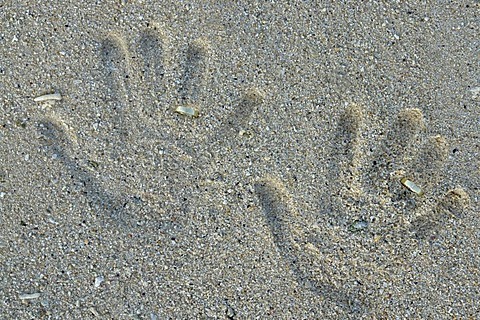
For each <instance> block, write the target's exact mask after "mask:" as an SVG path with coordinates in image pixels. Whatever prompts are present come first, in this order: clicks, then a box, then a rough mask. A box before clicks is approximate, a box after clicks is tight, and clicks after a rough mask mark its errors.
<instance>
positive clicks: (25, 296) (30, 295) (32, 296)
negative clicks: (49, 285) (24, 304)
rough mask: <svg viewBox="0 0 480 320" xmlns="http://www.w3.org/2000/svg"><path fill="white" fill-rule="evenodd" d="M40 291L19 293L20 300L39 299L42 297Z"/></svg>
mask: <svg viewBox="0 0 480 320" xmlns="http://www.w3.org/2000/svg"><path fill="white" fill-rule="evenodd" d="M40 295H41V294H40V292H35V293H21V294H19V295H18V297H19V298H20V300H33V299H38V298H40Z"/></svg>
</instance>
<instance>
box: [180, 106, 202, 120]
mask: <svg viewBox="0 0 480 320" xmlns="http://www.w3.org/2000/svg"><path fill="white" fill-rule="evenodd" d="M175 112H177V113H180V114H181V115H184V116H189V117H193V118H196V117H198V109H196V108H194V107H191V106H178V107H177V108H176V109H175Z"/></svg>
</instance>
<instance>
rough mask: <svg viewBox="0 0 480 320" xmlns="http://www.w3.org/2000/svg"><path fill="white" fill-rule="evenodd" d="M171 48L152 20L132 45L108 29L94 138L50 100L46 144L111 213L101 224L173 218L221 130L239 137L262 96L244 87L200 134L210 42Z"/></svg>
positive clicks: (100, 209)
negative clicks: (84, 134) (226, 110)
mask: <svg viewBox="0 0 480 320" xmlns="http://www.w3.org/2000/svg"><path fill="white" fill-rule="evenodd" d="M171 51H172V50H171V44H170V39H169V37H168V36H167V35H166V34H165V33H164V32H163V31H162V30H161V28H159V27H158V26H153V27H151V28H148V29H146V30H144V31H143V32H142V33H141V34H140V35H139V36H138V37H137V38H136V39H135V41H133V44H132V45H129V44H128V42H127V41H126V40H125V38H124V37H122V36H120V35H118V34H116V33H111V34H108V35H107V36H106V37H105V39H104V40H103V42H102V43H101V46H100V50H99V67H100V69H101V70H102V79H103V82H104V84H105V87H106V89H107V93H106V97H105V101H103V103H104V105H103V106H102V107H101V108H97V110H96V112H97V113H98V114H97V115H96V116H97V117H96V120H95V121H94V123H93V124H92V126H93V127H94V130H93V131H94V133H95V134H94V135H95V136H94V137H85V138H83V139H80V138H79V135H78V134H77V133H78V132H80V131H79V130H80V129H79V128H76V127H75V124H72V123H71V121H70V120H69V119H68V116H62V115H60V114H59V112H57V111H56V109H55V108H54V107H53V106H51V110H50V112H49V115H48V116H47V117H44V118H43V119H40V125H39V129H40V132H41V134H42V136H43V138H44V140H45V144H46V145H48V146H49V147H50V148H51V150H50V152H51V153H52V154H53V155H55V156H56V157H57V156H58V157H59V158H60V159H61V161H62V162H63V164H64V165H65V167H66V168H68V170H69V172H70V174H71V175H72V178H73V179H74V180H75V181H76V183H77V184H80V185H81V186H80V188H81V189H82V190H83V192H84V193H85V195H86V197H87V198H88V202H89V204H90V206H91V207H92V208H93V209H94V211H95V212H96V213H97V215H99V216H104V217H107V218H108V219H107V220H105V223H110V222H114V223H116V224H118V225H119V226H122V227H125V228H127V229H128V228H132V227H136V226H138V225H142V224H144V223H146V222H148V221H150V220H155V219H157V218H158V216H160V215H163V217H165V216H166V215H168V214H170V215H172V217H171V218H172V219H176V216H178V212H182V211H185V210H187V208H186V206H188V200H189V188H192V187H193V186H194V185H196V184H198V183H199V181H192V179H197V180H198V177H199V176H203V177H205V178H206V177H207V175H208V174H210V173H211V170H210V168H208V167H205V165H203V164H205V163H207V164H208V163H209V162H208V161H204V160H205V159H203V162H201V163H202V164H199V163H198V162H197V160H198V159H201V158H208V157H212V151H211V150H212V148H214V147H215V148H217V147H218V145H219V144H222V143H230V142H229V141H225V139H219V136H220V135H224V136H225V135H235V133H234V132H237V135H238V131H239V130H241V129H242V128H244V127H245V126H246V125H247V122H248V119H249V116H250V114H251V113H252V112H253V110H255V109H256V108H257V107H258V105H260V104H261V103H262V101H263V96H262V94H261V93H260V92H259V91H258V90H256V89H248V90H246V92H245V94H244V95H243V97H242V98H241V99H240V100H239V101H237V102H236V103H235V105H234V106H233V111H231V112H230V113H228V114H227V115H226V117H225V119H226V120H220V125H219V126H218V127H215V131H214V130H210V132H209V133H208V134H206V133H205V134H202V132H200V130H201V128H202V127H204V126H205V124H204V123H203V122H202V121H203V120H202V116H203V115H204V114H206V113H208V108H207V107H206V106H205V105H204V102H203V101H204V97H205V95H208V90H209V85H210V82H211V74H212V69H213V68H212V56H213V51H212V48H211V47H210V45H209V43H208V41H206V40H205V39H196V40H194V41H192V42H191V43H189V44H188V45H187V46H186V49H185V50H179V52H178V54H174V53H173V52H171ZM176 56H179V57H180V59H179V61H180V62H178V63H177V62H176V59H174V57H176ZM194 130H196V132H193V131H194ZM212 131H214V132H213V133H211V132H212ZM199 132H200V134H202V135H201V136H200V137H199V136H198V135H199ZM93 149H95V152H91V150H93ZM166 208H168V209H166ZM166 210H168V213H166V212H165V211H166Z"/></svg>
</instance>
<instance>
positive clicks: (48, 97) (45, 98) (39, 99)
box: [33, 93, 62, 102]
mask: <svg viewBox="0 0 480 320" xmlns="http://www.w3.org/2000/svg"><path fill="white" fill-rule="evenodd" d="M50 100H62V95H61V94H60V93H50V94H44V95H43V96H40V97H36V98H35V99H33V101H35V102H43V101H50Z"/></svg>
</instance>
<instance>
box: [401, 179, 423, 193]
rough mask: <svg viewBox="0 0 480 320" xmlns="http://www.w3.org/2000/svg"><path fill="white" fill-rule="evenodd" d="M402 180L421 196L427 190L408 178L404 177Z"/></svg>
mask: <svg viewBox="0 0 480 320" xmlns="http://www.w3.org/2000/svg"><path fill="white" fill-rule="evenodd" d="M400 182H401V183H402V184H403V185H404V186H405V187H406V188H407V189H408V190H410V191H412V192H413V193H416V194H417V195H419V196H423V195H424V194H425V192H423V190H422V188H420V187H419V186H417V185H416V184H415V183H414V182H413V181H411V180H408V179H407V178H402V180H400Z"/></svg>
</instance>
